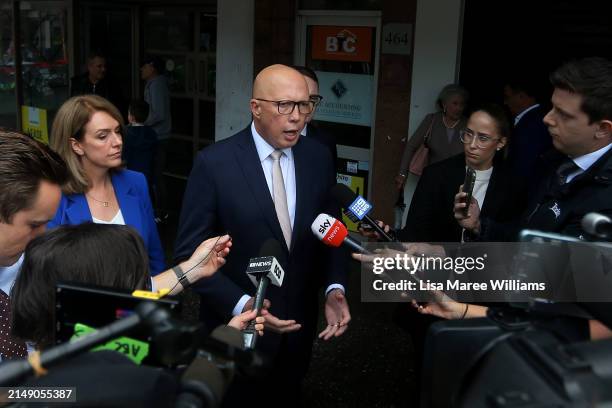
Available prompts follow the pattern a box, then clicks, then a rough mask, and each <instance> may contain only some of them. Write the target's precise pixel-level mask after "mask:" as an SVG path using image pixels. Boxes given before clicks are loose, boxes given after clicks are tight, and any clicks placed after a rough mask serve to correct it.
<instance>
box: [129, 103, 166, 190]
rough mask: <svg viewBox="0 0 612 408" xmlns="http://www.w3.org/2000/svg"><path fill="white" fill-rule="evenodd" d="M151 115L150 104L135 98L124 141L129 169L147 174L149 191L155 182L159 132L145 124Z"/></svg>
mask: <svg viewBox="0 0 612 408" xmlns="http://www.w3.org/2000/svg"><path fill="white" fill-rule="evenodd" d="M148 115H149V104H148V103H146V102H145V101H144V100H142V99H134V100H132V102H130V106H129V108H128V122H129V125H128V126H126V128H125V140H124V141H123V154H122V155H123V160H124V161H125V163H126V166H127V168H128V169H129V170H133V171H138V172H140V173H142V174H144V175H145V177H146V178H147V182H148V185H149V192H151V191H153V188H154V184H155V157H156V155H157V143H158V141H157V133H155V130H153V128H152V127H151V126H147V125H145V124H144V122H145V120H146V119H147V117H148Z"/></svg>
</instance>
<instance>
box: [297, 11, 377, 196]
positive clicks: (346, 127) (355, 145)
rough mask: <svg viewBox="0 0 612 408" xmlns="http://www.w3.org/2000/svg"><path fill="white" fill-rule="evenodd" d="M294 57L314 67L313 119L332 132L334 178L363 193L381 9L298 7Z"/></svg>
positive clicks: (371, 129)
mask: <svg viewBox="0 0 612 408" xmlns="http://www.w3.org/2000/svg"><path fill="white" fill-rule="evenodd" d="M297 30H298V33H297V35H296V40H297V44H296V58H295V60H296V63H297V64H299V65H305V66H307V67H309V68H311V69H313V70H315V72H316V74H317V76H318V78H319V93H320V94H321V95H322V96H323V100H322V101H321V103H320V104H319V106H318V108H317V111H316V114H315V117H314V120H315V122H316V125H317V126H319V127H321V128H324V129H325V130H327V131H328V132H330V133H331V134H333V135H334V136H335V137H336V140H337V143H338V169H337V171H338V181H339V182H343V183H345V184H347V185H349V186H350V187H351V188H353V190H354V191H356V192H357V193H358V194H360V195H363V196H364V197H367V195H368V187H369V185H370V178H371V175H370V161H371V157H372V146H373V137H374V120H375V112H376V89H377V78H378V54H379V53H378V44H379V43H380V41H379V37H380V12H377V11H364V12H350V11H329V10H326V11H310V10H302V11H299V12H298V23H297Z"/></svg>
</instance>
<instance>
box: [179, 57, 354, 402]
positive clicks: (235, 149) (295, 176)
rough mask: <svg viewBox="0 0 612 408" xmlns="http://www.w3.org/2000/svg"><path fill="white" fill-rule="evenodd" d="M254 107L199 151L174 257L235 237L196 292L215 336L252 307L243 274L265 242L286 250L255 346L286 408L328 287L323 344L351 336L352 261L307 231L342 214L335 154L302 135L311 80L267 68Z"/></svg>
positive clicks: (233, 395) (294, 392)
mask: <svg viewBox="0 0 612 408" xmlns="http://www.w3.org/2000/svg"><path fill="white" fill-rule="evenodd" d="M250 104H251V113H252V116H253V122H252V123H251V125H250V126H249V127H247V128H246V129H244V130H243V131H241V132H239V133H237V134H236V135H234V136H232V137H230V138H229V139H226V140H224V141H221V142H219V143H216V144H214V145H212V146H210V147H208V148H206V149H204V150H202V151H201V152H200V153H199V155H198V157H197V159H196V162H195V164H194V168H193V170H192V172H191V175H190V177H189V181H188V183H187V189H186V192H185V197H184V200H183V208H182V212H181V218H180V223H179V229H178V238H177V243H176V251H175V257H176V259H183V258H184V257H185V256H187V255H188V254H190V253H191V252H192V251H193V249H194V248H195V246H196V245H197V243H198V242H201V240H202V239H203V238H204V237H209V236H212V235H214V234H216V232H217V231H231V234H232V238H233V244H234V245H233V247H232V256H231V257H229V258H228V261H227V264H226V265H225V267H224V268H223V269H222V270H221V271H220V273H218V274H216V275H215V276H213V277H212V278H211V279H208V280H207V281H206V282H202V284H200V285H199V286H198V288H197V290H198V291H199V292H200V294H201V295H202V309H201V318H202V319H203V320H205V321H206V322H207V323H208V325H209V328H211V329H212V328H214V327H215V325H217V324H221V323H222V322H223V321H224V320H226V319H227V318H228V317H230V316H231V315H236V314H238V313H240V312H242V311H243V310H248V309H250V308H251V307H252V304H253V297H252V295H253V294H254V292H255V288H254V287H253V284H252V283H251V282H250V281H249V279H248V277H247V275H246V274H245V270H246V268H247V265H248V261H249V258H251V257H256V256H258V255H259V251H260V248H261V246H262V243H263V242H264V241H266V240H267V239H269V238H274V239H276V240H278V241H279V242H280V243H281V246H282V247H283V249H284V256H283V259H279V262H280V263H281V265H282V267H283V268H284V270H285V277H284V281H283V285H282V286H281V287H274V286H272V287H269V288H268V291H267V293H266V297H267V298H268V299H269V300H270V302H271V306H270V308H269V314H268V315H267V316H266V324H267V327H268V331H267V332H266V334H265V336H264V337H262V338H261V339H260V341H258V343H257V348H259V349H260V350H261V351H263V352H265V353H267V354H269V355H270V356H271V357H272V359H273V360H274V363H273V364H274V367H273V372H272V373H271V376H270V378H267V379H266V382H268V383H269V384H266V385H267V386H269V385H270V384H274V387H273V389H274V393H271V394H274V395H270V398H273V399H274V398H275V397H276V402H277V403H281V404H282V403H284V404H288V401H286V400H284V399H283V396H291V397H292V401H293V400H294V399H295V398H296V397H297V394H298V393H299V386H300V382H301V379H302V378H303V377H304V375H305V373H306V370H307V368H308V362H309V359H310V354H311V348H312V342H313V339H314V336H315V335H316V323H317V313H318V312H317V289H318V288H319V287H320V285H321V283H323V284H324V287H325V288H326V293H325V294H326V301H325V316H326V319H327V326H326V328H325V329H324V330H323V331H322V332H321V333H320V334H319V337H320V338H324V339H329V338H331V337H334V336H335V337H337V336H340V335H342V334H343V333H344V332H345V331H346V329H347V324H348V322H349V320H350V313H349V309H348V305H347V302H346V299H345V297H344V284H345V281H346V266H347V265H346V262H347V261H348V257H347V254H346V253H343V251H340V250H332V249H331V248H325V247H324V246H323V245H322V244H321V243H320V242H319V241H318V240H317V239H316V238H315V236H314V235H313V234H312V232H311V231H310V225H311V223H312V222H313V220H314V219H315V218H316V217H317V215H318V214H319V213H321V212H328V213H331V214H332V215H336V216H339V210H338V209H337V208H334V207H333V205H332V204H330V200H329V197H328V191H329V189H330V188H331V186H332V185H333V184H335V180H334V179H333V178H332V176H331V175H332V174H333V171H332V158H331V154H329V152H328V151H327V149H325V148H324V147H323V146H322V145H321V144H320V143H317V142H315V141H314V140H312V139H311V138H308V137H305V138H304V137H301V136H300V131H301V130H302V128H303V127H304V123H305V120H306V116H307V115H308V114H310V113H312V111H313V109H314V104H313V102H312V101H310V99H309V94H308V86H307V84H306V81H305V80H304V78H303V77H302V75H301V74H300V73H299V72H297V71H296V70H294V69H292V68H289V67H287V66H284V65H273V66H270V67H267V68H265V69H264V70H262V71H261V72H260V73H259V74H258V75H257V77H256V79H255V83H254V85H253V98H252V99H251V101H250ZM275 332H276V333H275ZM249 386H251V388H249ZM245 390H247V391H246V392H245ZM250 391H252V392H259V393H260V391H261V389H259V391H258V389H257V388H253V383H252V382H250V383H246V384H240V392H237V391H236V390H231V389H230V391H229V392H228V397H229V398H230V399H231V398H238V399H240V397H242V398H243V399H244V400H246V401H248V400H249V399H250V398H253V395H252V394H250ZM267 397H268V395H266V398H267ZM244 400H243V401H241V402H245V401H244ZM266 401H268V400H266ZM234 403H237V402H236V401H234ZM230 405H231V404H230Z"/></svg>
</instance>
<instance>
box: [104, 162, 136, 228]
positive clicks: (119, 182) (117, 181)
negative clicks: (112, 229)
mask: <svg viewBox="0 0 612 408" xmlns="http://www.w3.org/2000/svg"><path fill="white" fill-rule="evenodd" d="M126 176H127V173H126V172H125V171H118V172H114V173H113V174H112V176H111V182H112V184H113V189H114V190H115V196H117V201H118V202H119V208H120V209H121V213H122V215H123V219H124V220H125V225H129V226H131V227H133V228H134V229H136V231H139V232H141V235H143V234H142V231H144V228H143V225H142V218H141V217H140V197H139V196H138V193H137V191H136V189H135V188H134V187H133V185H132V184H131V183H129V182H128V180H127V177H126Z"/></svg>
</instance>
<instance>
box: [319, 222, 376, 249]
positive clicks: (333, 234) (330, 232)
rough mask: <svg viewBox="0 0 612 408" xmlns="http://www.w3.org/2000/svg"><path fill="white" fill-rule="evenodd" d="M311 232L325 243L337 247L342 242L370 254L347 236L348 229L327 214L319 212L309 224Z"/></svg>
mask: <svg viewBox="0 0 612 408" xmlns="http://www.w3.org/2000/svg"><path fill="white" fill-rule="evenodd" d="M310 229H311V230H312V233H313V234H315V235H316V237H317V238H319V240H320V241H321V242H323V243H324V244H325V245H327V246H330V247H334V248H338V247H340V246H341V245H342V244H346V245H348V246H350V247H351V248H352V249H353V250H355V251H357V252H361V253H362V254H371V252H370V251H368V250H367V249H365V248H364V247H362V246H361V244H360V243H359V242H357V241H355V240H354V239H353V238H351V237H349V235H348V230H347V229H346V227H345V226H344V224H342V223H341V222H340V221H338V220H337V219H335V218H334V217H332V216H331V215H328V214H323V213H322V214H319V216H318V217H317V218H316V219H315V220H314V221H313V223H312V225H311V226H310Z"/></svg>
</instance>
